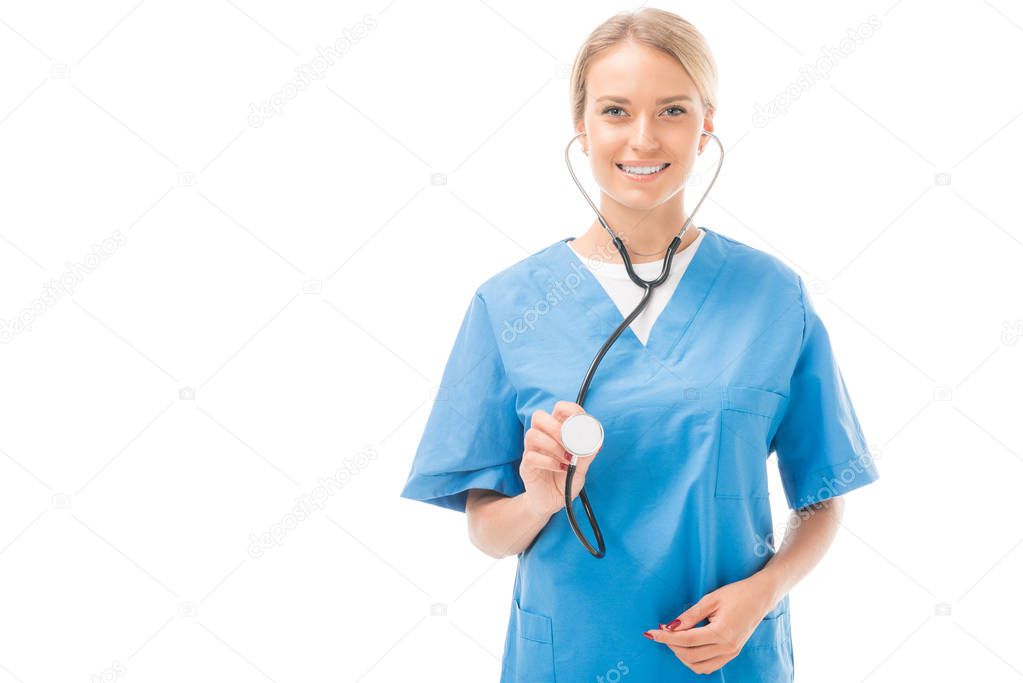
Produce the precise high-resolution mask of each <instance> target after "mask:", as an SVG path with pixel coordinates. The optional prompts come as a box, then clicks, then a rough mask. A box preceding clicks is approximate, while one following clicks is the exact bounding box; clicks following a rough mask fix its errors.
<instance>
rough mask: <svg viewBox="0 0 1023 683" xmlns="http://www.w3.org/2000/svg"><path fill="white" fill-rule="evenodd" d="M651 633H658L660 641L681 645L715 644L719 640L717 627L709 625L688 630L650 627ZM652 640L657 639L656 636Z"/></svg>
mask: <svg viewBox="0 0 1023 683" xmlns="http://www.w3.org/2000/svg"><path fill="white" fill-rule="evenodd" d="M650 632H651V633H653V634H660V636H661V640H658V642H661V643H670V644H672V645H679V646H681V647H698V646H700V645H716V644H718V643H720V642H721V637H720V634H718V632H717V629H714V628H712V627H711V626H710V625H707V626H701V627H699V628H691V629H689V630H688V631H672V630H669V629H651V631H650ZM654 640H657V639H656V638H655V639H654Z"/></svg>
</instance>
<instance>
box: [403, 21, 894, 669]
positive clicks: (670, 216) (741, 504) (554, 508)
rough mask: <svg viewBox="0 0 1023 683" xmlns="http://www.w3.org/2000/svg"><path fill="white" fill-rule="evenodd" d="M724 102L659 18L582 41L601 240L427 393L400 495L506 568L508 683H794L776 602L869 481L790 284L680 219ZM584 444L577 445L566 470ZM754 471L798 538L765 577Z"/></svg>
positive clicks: (864, 456)
mask: <svg viewBox="0 0 1023 683" xmlns="http://www.w3.org/2000/svg"><path fill="white" fill-rule="evenodd" d="M716 83H717V79H716V75H715V68H714V62H713V60H712V58H711V56H710V52H709V50H708V48H707V45H706V42H705V41H704V39H703V37H702V36H701V35H700V34H699V33H698V32H697V31H696V29H695V28H693V26H692V25H691V24H689V23H688V22H686V21H685V20H683V19H681V18H680V17H678V16H676V15H674V14H671V13H670V12H665V11H663V10H656V9H649V8H644V9H641V10H638V11H636V12H630V13H625V14H621V15H617V16H615V17H612V18H611V19H609V20H608V21H607V22H605V23H604V24H602V25H600V26H599V27H597V29H596V30H594V31H593V33H591V35H590V36H589V38H588V39H587V40H586V42H585V43H584V45H583V46H582V48H581V49H580V51H579V55H578V57H577V59H576V62H575V65H574V68H573V75H572V85H571V88H572V90H571V94H572V100H571V101H572V125H573V127H574V128H575V131H576V135H575V136H573V137H572V144H574V142H575V141H576V138H579V139H580V142H581V144H582V146H583V148H584V151H585V152H586V153H587V157H588V160H589V166H590V169H591V171H592V173H593V175H594V177H595V179H596V182H597V184H598V185H599V186H600V190H601V194H600V209H599V210H598V209H597V207H596V206H595V205H594V204H592V200H591V207H592V208H593V209H594V210H595V211H596V212H597V213H598V219H597V220H596V221H594V223H593V224H591V225H590V227H589V229H588V230H587V231H586V232H585V233H584V234H583V235H582V236H580V237H577V238H573V237H567V238H564V239H560V240H558V241H557V242H554V243H553V244H551V245H549V246H547V247H545V248H544V249H542V250H540V251H538V252H536V253H534V254H532V255H530V256H528V257H527V258H525V259H522V260H521V261H519V262H518V263H515V264H514V265H512V266H510V267H508V268H506V269H505V270H503V271H502V272H500V273H497V274H496V275H494V276H493V277H491V278H490V279H488V280H487V281H486V282H484V283H483V284H482V285H480V286H479V287H478V289H477V291H476V292H475V293H474V295H473V296H472V297H471V300H470V301H469V303H468V307H467V310H466V312H465V316H464V318H463V321H462V325H461V328H460V329H459V331H458V334H457V337H456V339H455V344H454V347H453V348H452V350H451V354H450V356H449V358H448V361H447V364H446V366H445V368H444V374H443V378H442V380H441V386H440V388H439V391H438V393H437V400H436V401H435V402H434V404H433V406H432V408H431V413H430V417H429V420H428V421H427V424H426V428H425V430H424V432H423V436H422V439H421V441H420V444H419V448H418V450H417V452H416V455H415V459H414V462H413V464H412V470H411V472H410V473H409V477H408V480H407V482H406V484H405V487H404V489H403V491H402V495H403V496H404V497H406V498H410V499H413V500H419V501H424V502H427V503H430V504H433V505H437V506H441V507H444V508H448V509H452V510H456V511H459V512H465V513H466V514H467V516H468V520H467V521H468V532H469V538H470V540H471V542H472V543H473V544H474V545H476V546H477V547H478V548H480V549H481V550H482V551H483V552H485V553H487V554H488V555H490V556H493V557H507V556H511V555H516V556H517V568H516V574H515V584H514V588H513V590H512V595H511V599H510V600H509V602H508V626H507V630H506V634H505V647H504V656H503V659H502V674H501V681H502V682H503V683H511V682H512V681H544V682H546V683H549V682H556V681H563V682H564V681H585V680H601V679H602V678H604V677H606V678H607V680H611V676H612V672H613V674H614V675H616V676H626V675H628V676H629V678H630V680H636V681H662V680H665V681H666V680H671V681H700V680H706V679H704V678H701V677H700V675H701V674H709V673H714V678H713V680H715V681H718V682H719V683H734V682H744V683H745V682H748V681H757V682H758V683H791V681H792V680H793V674H794V664H793V655H792V644H791V630H790V622H789V619H790V610H789V599H788V595H787V593H788V591H789V589H790V588H791V587H792V586H793V585H794V584H795V583H796V582H797V581H798V580H799V579H801V578H802V576H804V575H805V574H806V573H807V572H809V571H810V569H812V567H813V566H814V565H815V564H816V563H817V562H818V561H819V560H820V558H821V556H822V555H823V553H824V552H825V551H826V549H827V547H828V546H829V544H830V543H831V540H832V539H833V538H834V533H835V531H836V529H837V526H838V519H839V515H840V513H841V496H843V495H844V494H845V493H848V492H849V491H851V490H853V489H856V488H859V487H861V486H864V485H866V484H869V483H870V482H872V481H874V480H876V479H877V478H878V474H877V471H876V470H875V469H874V466H873V462H872V460H871V457H870V453H869V451H868V449H867V447H866V443H865V440H864V437H863V433H862V431H861V429H860V425H859V421H858V419H857V417H856V413H855V411H854V410H853V408H852V403H851V401H850V398H849V395H848V392H847V390H846V387H845V383H844V381H843V379H842V375H841V373H840V371H839V369H838V364H837V362H836V360H835V358H834V354H833V352H832V348H831V344H830V340H829V338H828V334H827V331H826V330H825V328H824V326H823V324H822V322H821V320H820V318H819V316H818V315H817V313H816V310H815V308H814V305H813V302H812V300H811V298H810V296H809V295H808V289H807V287H806V285H805V283H804V282H803V280H802V278H801V277H800V276H799V275H798V274H796V273H795V272H793V271H792V269H790V268H789V267H788V266H786V265H785V264H783V263H782V262H781V261H780V260H779V259H777V258H775V257H774V256H772V255H770V254H766V253H764V252H761V251H758V250H757V249H754V248H752V247H749V246H747V245H745V244H743V243H741V242H738V241H736V240H734V239H731V238H729V237H727V236H725V235H724V234H722V233H720V232H718V231H716V230H713V229H711V228H709V227H697V226H696V225H694V224H692V216H693V214H689V216H688V217H687V215H686V212H685V209H684V204H683V194H684V190H685V187H686V177H687V175H688V174H689V173H690V172H691V171H692V169H693V167H694V165H695V163H696V158H697V156H698V155H699V154H701V153H702V152H703V148H704V145H705V144H706V142H707V140H708V139H709V138H710V137H713V134H712V131H713V127H714V123H713V117H714V111H715V107H716V106H717V105H716V95H715V89H716ZM715 140H716V137H715ZM566 155H567V152H566ZM569 169H570V170H571V166H569ZM572 173H573V177H574V171H573V172H572ZM715 177H716V172H715ZM710 184H713V180H712V181H711V183H710ZM700 201H701V202H702V198H701V200H700ZM696 207H697V208H699V202H698V203H697V205H696ZM694 212H695V209H694ZM602 221H603V222H602ZM673 256H675V257H677V258H671V257H673ZM647 257H649V258H647ZM662 257H663V259H664V265H663V266H662V265H661V264H659V263H656V261H660V260H661V259H662ZM633 261H635V264H636V271H638V272H639V273H642V275H638V277H639V278H641V279H644V280H645V279H646V276H647V275H655V274H656V273H655V272H653V270H654V269H660V270H661V271H662V274H661V276H660V277H659V278H657V279H658V280H659V282H658V283H657V286H656V287H651V286H650V282H649V281H648V282H647V286H646V287H644V286H642V285H640V286H636V285H638V284H639V283H638V282H636V280H635V279H634V278H633V277H632V275H633V274H634V272H633V270H632V265H631V264H632V263H633ZM626 270H627V271H628V272H626ZM570 281H571V285H570V291H566V289H565V287H564V284H563V283H569V282H570ZM555 293H556V295H555ZM641 297H643V298H644V301H645V308H644V307H642V306H640V307H637V305H636V301H637V299H640V298H641ZM537 302H550V305H546V306H544V307H543V309H542V311H541V310H540V306H539V305H538V303H537ZM640 310H641V311H642V315H641V316H636V315H635V312H636V311H640ZM524 311H525V312H527V313H526V314H524V313H523V312H524ZM626 311H633V313H629V314H628V315H626V314H625V312H626ZM533 312H535V313H536V315H534V314H533ZM540 313H542V315H540ZM623 316H624V317H623ZM623 331H624V332H625V333H622V332H623ZM609 334H611V335H612V336H611V337H609V336H608V335H609ZM605 339H607V340H608V341H605ZM605 352H606V355H602V354H605ZM594 353H596V354H597V356H596V358H594ZM591 359H594V360H593V362H592V363H591ZM601 359H603V362H602V363H600V364H599V367H598V362H599V361H600V360H601ZM594 373H595V379H596V381H595V382H594V383H593V385H592V387H591V386H590V385H589V379H591V378H592V377H594ZM583 378H585V380H584V381H583V388H582V389H580V390H579V396H580V397H582V398H578V399H577V402H570V401H568V400H566V397H571V396H572V395H573V394H574V393H575V392H576V390H577V389H578V388H579V386H580V384H579V383H580V379H583ZM587 390H588V391H589V393H588V396H587V394H586V391H587ZM584 399H585V409H584V408H583V405H582V404H583V402H584ZM584 413H585V414H588V415H589V416H590V417H592V418H593V419H595V420H596V421H598V422H599V424H600V425H601V426H602V428H601V429H600V430H598V429H597V428H596V427H595V426H594V425H593V424H592V423H589V422H588V421H587V420H585V419H584V420H577V419H576V417H575V416H578V415H581V414H584ZM578 422H584V423H587V424H589V426H590V427H593V433H592V434H591V436H593V439H592V442H589V443H581V444H580V445H575V444H573V442H572V438H571V437H572V434H571V433H570V432H571V426H573V425H575V424H577V423H578ZM566 424H567V425H569V429H568V430H567V431H566V430H565V425H566ZM566 440H567V441H568V444H567V447H566ZM568 450H572V451H574V452H575V453H574V454H570V453H568ZM771 452H776V453H777V462H778V467H779V471H780V474H781V480H782V483H783V486H784V493H785V497H786V500H787V501H788V504H789V507H790V508H791V509H793V510H797V509H798V510H802V511H810V512H809V514H807V516H806V517H805V518H803V520H802V522H801V523H800V524H799V525H798V526H797V527H796V528H795V530H794V531H793V532H792V533H790V534H789V535H787V536H786V537H785V540H784V542H783V544H782V547H781V548H779V549H778V550H777V551H775V549H774V548H773V547H768V548H766V552H765V542H764V539H765V538H770V537H771V533H772V529H773V526H774V525H773V523H772V520H771V506H770V504H769V501H768V490H767V482H768V476H767V471H766V467H767V459H768V456H769V454H770V453H771ZM584 453H585V454H584ZM852 463H857V467H856V468H853V467H852V466H851V464H852ZM584 489H585V490H584ZM588 500H592V501H593V503H594V505H593V508H595V509H596V510H597V512H598V513H599V514H598V515H597V516H599V518H600V525H599V526H600V529H602V530H603V537H606V548H605V544H604V543H603V541H602V540H601V539H602V538H603V537H601V536H600V535H599V533H598V534H597V540H598V545H599V550H597V551H595V550H594V549H593V547H592V545H590V544H589V543H588V541H586V540H584V538H583V535H582V533H581V532H580V530H579V525H578V524H576V523H575V519H576V517H579V516H581V515H580V513H579V511H578V508H579V507H580V504H581V505H582V507H583V510H584V511H585V512H586V513H587V516H588V517H589V520H590V523H591V528H593V530H594V531H595V532H596V531H597V524H596V523H595V521H594V519H595V517H594V516H592V515H590V513H591V512H592V510H591V509H590V507H589V503H588V502H587V501H588ZM801 514H802V513H800V515H801ZM579 541H583V542H582V543H580V542H579ZM768 545H773V544H768ZM584 546H585V547H584ZM658 624H659V625H660V628H658V627H657V625H658ZM644 637H645V638H644ZM651 641H655V642H651Z"/></svg>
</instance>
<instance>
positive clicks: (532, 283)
mask: <svg viewBox="0 0 1023 683" xmlns="http://www.w3.org/2000/svg"><path fill="white" fill-rule="evenodd" d="M564 248H566V245H565V244H563V243H562V242H561V241H560V240H559V241H557V242H554V243H553V244H550V245H548V246H546V247H544V248H542V249H540V250H538V251H535V252H533V253H532V254H530V255H528V256H526V257H524V258H521V259H519V260H518V261H516V262H514V263H512V264H511V265H509V266H507V267H505V268H503V269H501V270H500V271H498V272H497V273H495V274H493V275H491V276H490V277H489V278H487V279H486V280H484V281H483V282H482V283H481V284H480V285H479V286H478V287H477V288H476V296H477V297H478V298H480V299H482V301H483V302H484V303H485V304H487V305H488V307H494V306H497V305H498V302H502V303H503V304H508V303H511V302H515V305H518V303H520V302H521V300H522V299H523V298H526V299H529V298H530V297H532V298H536V296H537V292H542V291H543V290H544V284H545V283H546V282H548V281H550V280H551V279H552V277H553V272H554V271H555V270H558V268H557V264H558V263H559V260H558V259H557V258H556V250H558V249H564Z"/></svg>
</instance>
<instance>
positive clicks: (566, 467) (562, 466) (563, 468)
mask: <svg viewBox="0 0 1023 683" xmlns="http://www.w3.org/2000/svg"><path fill="white" fill-rule="evenodd" d="M561 469H562V470H565V471H567V470H568V465H566V464H565V463H561Z"/></svg>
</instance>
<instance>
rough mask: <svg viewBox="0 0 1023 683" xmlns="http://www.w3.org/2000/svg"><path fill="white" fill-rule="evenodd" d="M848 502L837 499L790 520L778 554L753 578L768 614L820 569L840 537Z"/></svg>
mask: <svg viewBox="0 0 1023 683" xmlns="http://www.w3.org/2000/svg"><path fill="white" fill-rule="evenodd" d="M844 512H845V499H844V498H842V496H836V497H834V498H829V499H827V500H824V501H821V502H820V503H815V504H814V505H810V506H807V507H804V508H800V509H799V510H793V511H792V513H791V515H790V516H789V524H788V528H789V531H788V532H787V533H786V534H785V540H784V541H783V542H782V544H781V547H780V548H779V549H778V551H777V552H776V553H775V554H774V556H773V557H771V559H770V560H768V561H767V564H765V565H764V566H763V567H762V568H761V569H760V571H758V572H757V573H755V574H754V575H753V576H751V577H750V581H751V582H752V583H754V584H755V585H757V586H759V587H760V589H761V591H762V594H763V595H764V596H765V600H766V602H765V605H766V609H765V612H764V613H765V614H766V613H767V612H769V611H771V610H772V609H773V608H774V606H775V605H776V604H778V602H779V601H780V600H781V599H782V598H783V597H785V595H786V594H787V593H788V592H789V591H790V590H791V589H792V588H793V586H795V585H796V584H797V583H799V582H800V581H801V580H802V579H803V577H805V576H806V575H807V574H809V573H810V571H811V570H812V569H813V568H814V567H816V566H817V564H818V563H819V562H820V560H821V558H823V557H824V553H826V552H827V550H828V548H829V547H830V546H831V542H832V541H834V540H835V535H836V534H837V533H838V527H839V525H840V524H841V522H842V515H843V513H844Z"/></svg>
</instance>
